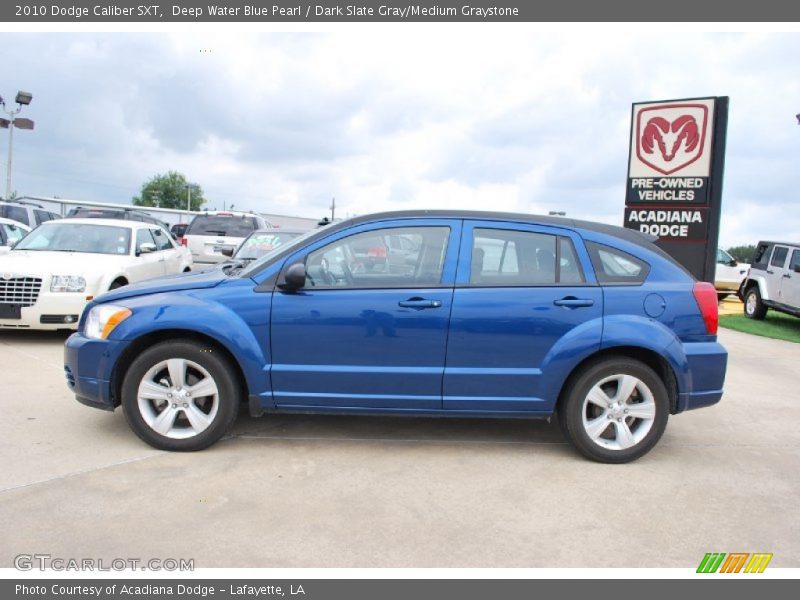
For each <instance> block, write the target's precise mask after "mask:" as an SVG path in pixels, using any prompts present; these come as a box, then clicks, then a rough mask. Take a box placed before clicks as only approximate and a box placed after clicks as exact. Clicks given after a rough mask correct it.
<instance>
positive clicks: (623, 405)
mask: <svg viewBox="0 0 800 600" xmlns="http://www.w3.org/2000/svg"><path fill="white" fill-rule="evenodd" d="M668 418H669V395H668V393H667V389H666V386H665V385H664V382H663V381H661V378H660V377H659V376H658V375H657V374H656V373H655V372H654V371H653V370H652V369H651V368H650V367H648V366H647V365H645V364H643V363H641V362H639V361H636V360H633V359H629V358H625V357H616V358H607V359H604V360H602V361H598V362H594V363H590V364H589V365H587V366H586V367H585V368H584V369H583V370H582V371H581V372H579V373H578V374H576V375H575V376H574V377H572V378H571V379H570V381H569V383H568V384H567V387H566V389H565V390H564V395H563V396H562V402H561V404H560V406H559V423H560V425H561V429H562V431H563V432H564V436H565V437H566V438H567V440H569V442H570V443H571V444H572V445H573V446H574V447H575V448H576V449H577V450H578V451H579V452H580V453H581V454H583V455H584V456H586V457H587V458H590V459H592V460H596V461H599V462H605V463H625V462H630V461H632V460H636V459H637V458H639V457H641V456H643V455H644V454H646V453H647V452H649V451H650V450H652V448H653V447H654V446H655V445H656V443H658V440H659V439H660V438H661V435H662V434H663V433H664V429H665V428H666V426H667V419H668Z"/></svg>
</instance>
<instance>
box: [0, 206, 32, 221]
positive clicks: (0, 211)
mask: <svg viewBox="0 0 800 600" xmlns="http://www.w3.org/2000/svg"><path fill="white" fill-rule="evenodd" d="M0 217H5V218H6V219H12V220H14V221H19V222H20V223H24V224H25V225H30V224H31V222H30V221H29V220H28V211H27V210H25V209H24V208H22V207H21V206H9V205H7V204H6V205H2V206H0Z"/></svg>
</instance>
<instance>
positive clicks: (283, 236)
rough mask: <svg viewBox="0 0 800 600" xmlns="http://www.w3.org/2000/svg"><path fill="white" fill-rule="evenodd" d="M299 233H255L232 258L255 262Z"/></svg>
mask: <svg viewBox="0 0 800 600" xmlns="http://www.w3.org/2000/svg"><path fill="white" fill-rule="evenodd" d="M299 235H300V234H299V233H289V232H286V231H270V232H264V231H256V232H254V233H252V234H251V235H250V237H249V238H247V239H246V240H245V241H243V242H242V245H241V246H239V250H237V251H236V254H235V255H234V257H233V258H235V259H243V260H255V259H256V258H261V257H262V256H264V255H265V254H266V253H267V252H269V251H271V250H275V249H276V248H280V247H283V246H284V245H286V242H288V241H289V240H293V239H294V238H296V237H298V236H299Z"/></svg>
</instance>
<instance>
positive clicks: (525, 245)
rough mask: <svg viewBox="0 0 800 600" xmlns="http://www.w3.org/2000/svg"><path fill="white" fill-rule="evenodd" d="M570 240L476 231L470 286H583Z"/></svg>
mask: <svg viewBox="0 0 800 600" xmlns="http://www.w3.org/2000/svg"><path fill="white" fill-rule="evenodd" d="M583 281H584V278H583V271H582V270H581V268H580V265H579V264H578V261H577V258H576V255H575V249H574V248H573V246H572V242H571V240H569V239H568V238H564V237H559V236H555V235H551V234H544V233H535V232H531V231H515V230H506V229H487V228H476V229H475V231H474V234H473V240H472V262H471V264H470V279H469V282H470V284H471V285H478V286H489V287H492V286H497V287H502V286H537V285H559V284H568V283H583Z"/></svg>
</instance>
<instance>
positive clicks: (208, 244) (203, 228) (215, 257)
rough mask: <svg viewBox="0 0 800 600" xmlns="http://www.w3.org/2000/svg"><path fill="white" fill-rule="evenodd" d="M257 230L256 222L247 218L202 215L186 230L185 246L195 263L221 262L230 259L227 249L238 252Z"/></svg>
mask: <svg viewBox="0 0 800 600" xmlns="http://www.w3.org/2000/svg"><path fill="white" fill-rule="evenodd" d="M257 227H258V223H257V221H256V219H255V218H254V217H250V216H246V215H234V214H225V213H222V214H215V215H198V216H196V217H195V218H194V220H193V221H192V223H191V224H190V225H189V228H188V229H187V230H186V233H185V234H184V236H183V243H184V245H186V246H187V247H188V248H189V251H190V252H191V253H192V259H193V260H194V262H198V263H220V262H223V261H225V260H227V259H228V256H227V255H226V254H225V253H224V252H225V250H229V251H230V252H231V253H233V252H235V251H236V248H238V247H239V244H241V243H242V240H244V239H245V238H246V237H247V236H248V235H250V234H251V233H252V232H253V231H255V230H256V228H257Z"/></svg>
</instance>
